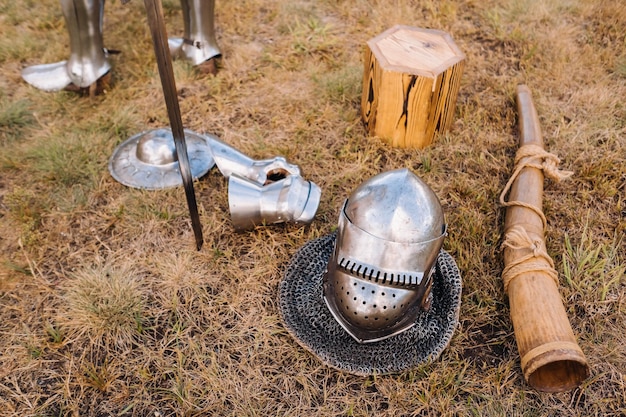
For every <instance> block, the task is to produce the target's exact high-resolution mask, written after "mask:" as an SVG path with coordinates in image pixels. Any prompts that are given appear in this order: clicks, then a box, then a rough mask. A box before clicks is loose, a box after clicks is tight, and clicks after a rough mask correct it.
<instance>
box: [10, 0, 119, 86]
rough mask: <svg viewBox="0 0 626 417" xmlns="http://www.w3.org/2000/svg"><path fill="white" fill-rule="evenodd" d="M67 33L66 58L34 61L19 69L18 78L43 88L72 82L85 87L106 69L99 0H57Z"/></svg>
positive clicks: (104, 72) (102, 8)
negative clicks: (54, 61)
mask: <svg viewBox="0 0 626 417" xmlns="http://www.w3.org/2000/svg"><path fill="white" fill-rule="evenodd" d="M61 7H62V10H63V16H64V17H65V22H66V24H67V29H68V32H69V37H70V57H69V59H68V60H67V61H60V62H56V63H53V64H42V65H34V66H31V67H27V68H24V69H23V70H22V78H24V80H25V81H26V82H28V83H29V84H31V85H33V86H34V87H37V88H39V89H41V90H45V91H58V90H62V89H64V88H66V87H68V86H69V85H70V84H74V85H75V86H77V87H80V88H86V87H89V86H91V85H92V84H93V83H95V82H96V81H97V80H98V79H99V78H100V77H102V76H103V75H105V74H106V73H107V72H109V71H110V69H111V65H110V63H109V60H108V57H107V53H106V51H105V49H104V45H103V41H102V17H103V12H104V1H103V0H61Z"/></svg>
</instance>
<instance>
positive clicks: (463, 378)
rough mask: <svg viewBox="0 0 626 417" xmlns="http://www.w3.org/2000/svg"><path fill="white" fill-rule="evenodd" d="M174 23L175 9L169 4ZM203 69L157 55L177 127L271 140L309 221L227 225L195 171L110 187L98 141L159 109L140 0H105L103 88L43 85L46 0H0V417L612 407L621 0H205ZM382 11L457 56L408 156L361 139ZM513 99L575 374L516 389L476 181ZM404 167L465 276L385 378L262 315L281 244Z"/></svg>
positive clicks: (504, 163)
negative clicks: (574, 382) (541, 140)
mask: <svg viewBox="0 0 626 417" xmlns="http://www.w3.org/2000/svg"><path fill="white" fill-rule="evenodd" d="M164 5H165V10H166V20H167V22H168V23H167V24H168V29H169V32H170V34H172V35H180V34H181V32H182V18H181V12H180V6H179V4H178V2H177V1H176V0H166V1H165V3H164ZM216 20H217V28H218V42H219V44H220V47H221V48H222V51H223V54H224V57H223V60H222V63H221V68H220V71H219V73H218V75H217V76H215V77H212V76H203V75H201V74H198V73H196V71H195V70H194V68H192V67H190V66H188V65H187V64H185V63H184V62H176V63H175V72H176V77H177V86H178V88H179V90H180V104H181V110H182V114H183V119H184V123H185V127H187V128H189V129H192V130H195V131H198V132H208V133H213V134H216V135H218V136H219V137H220V138H221V139H222V140H223V141H225V142H227V143H229V144H231V145H233V146H235V147H236V148H238V149H240V150H242V151H243V152H245V153H247V154H248V155H250V156H252V157H254V158H267V157H272V156H275V155H283V156H285V157H287V158H288V159H289V160H290V161H292V162H294V163H296V164H298V165H300V166H301V167H302V168H303V170H304V172H305V176H306V177H307V179H310V180H312V181H314V182H315V183H317V184H318V185H319V186H320V187H321V188H322V201H321V204H320V207H319V211H318V214H317V217H316V219H315V221H314V222H313V224H312V225H311V226H310V227H304V228H298V227H293V226H275V227H261V228H258V229H257V230H254V231H250V232H246V233H240V234H236V233H234V232H233V230H232V227H231V224H230V219H229V213H228V201H227V185H226V184H225V181H224V179H223V177H222V176H221V175H220V174H219V172H217V170H215V169H214V170H211V171H210V172H209V174H207V175H206V176H205V177H203V178H202V179H201V180H200V181H199V182H197V183H196V194H197V198H198V202H199V206H200V212H201V221H202V224H203V227H204V234H205V238H206V242H205V245H204V247H203V249H202V250H201V251H200V252H197V251H196V250H195V247H194V246H195V245H194V239H193V233H192V231H191V228H190V224H189V218H188V213H187V208H186V206H185V204H184V197H183V194H184V193H183V190H182V188H181V189H175V190H166V191H157V192H146V191H139V190H135V189H129V188H126V187H124V186H122V185H121V184H119V183H117V182H116V181H114V180H113V179H112V178H111V176H110V175H109V173H108V171H107V162H108V158H109V156H110V155H111V153H112V151H113V149H114V148H115V147H116V146H117V145H118V144H119V143H121V142H122V141H123V140H125V139H126V138H128V137H129V136H131V135H133V134H135V133H137V132H139V131H141V130H144V129H148V128H154V127H162V126H165V125H167V123H168V121H167V116H166V112H165V106H164V102H163V97H162V93H161V89H160V82H159V79H158V73H157V70H156V63H155V58H154V54H153V51H152V46H151V39H150V35H149V32H148V29H147V24H146V21H145V12H144V9H143V3H142V2H140V1H132V2H130V3H129V4H127V5H125V6H122V5H121V4H120V2H117V1H114V2H109V3H107V5H106V10H105V21H104V25H105V46H106V47H108V48H110V49H118V50H120V51H122V53H121V54H119V55H116V56H115V57H114V58H113V64H114V84H113V87H112V88H111V89H110V90H109V91H108V92H107V93H106V94H105V95H102V96H98V97H96V98H93V99H90V98H88V97H79V96H77V95H75V94H73V93H69V92H59V93H44V92H41V91H38V90H35V89H34V88H32V87H30V86H29V85H27V84H26V83H25V82H23V81H22V80H21V78H20V70H21V69H22V68H23V67H25V66H27V65H32V64H37V63H45V62H54V61H58V60H61V59H65V58H66V57H67V55H68V51H69V46H68V39H67V32H66V28H65V23H64V20H63V16H62V14H61V9H60V6H59V2H58V1H57V0H44V1H38V2H34V1H32V0H28V1H25V2H12V1H8V0H0V147H1V149H2V150H1V151H0V173H1V174H0V415H3V416H78V415H80V416H195V415H198V416H200V415H232V416H270V415H271V416H366V415H376V416H422V415H433V416H439V415H443V416H447V415H475V416H505V415H506V416H570V415H571V416H624V415H626V411H625V410H626V335H625V332H624V329H625V324H626V278H625V277H624V271H625V268H626V250H625V246H626V244H625V239H626V238H625V236H624V235H625V230H626V197H625V192H626V190H625V188H626V159H625V158H626V102H625V100H624V98H625V97H626V39H625V34H626V8H625V7H624V4H623V2H622V1H621V0H521V1H520V0H498V1H496V0H486V1H476V0H442V1H434V0H422V1H410V0H385V1H381V0H369V1H366V0H341V1H331V0H317V1H314V0H296V1H281V0H243V1H219V0H218V2H217V6H216ZM394 24H407V25H412V26H419V27H430V28H437V29H441V30H444V31H447V32H449V33H450V34H451V35H452V36H453V38H454V39H455V41H456V43H457V44H458V45H459V47H460V48H461V49H462V50H463V51H464V52H465V53H466V54H467V58H468V59H467V67H466V70H465V73H464V75H463V79H462V86H461V91H460V96H459V99H458V106H457V110H456V116H455V121H454V124H453V127H452V130H451V131H450V132H449V133H448V134H446V135H445V136H442V137H439V138H437V141H436V143H435V144H434V145H433V146H431V147H429V148H427V149H425V150H421V151H419V150H400V149H392V148H390V147H388V146H387V145H385V144H384V143H383V142H381V141H379V140H377V139H376V138H368V137H367V136H366V135H365V131H364V128H363V126H362V124H361V122H360V119H359V108H360V90H361V79H362V66H361V65H362V51H363V47H364V45H365V42H366V41H367V40H368V39H370V38H372V37H374V36H375V35H377V34H379V33H381V32H382V31H384V30H386V29H388V28H389V27H391V26H392V25H394ZM520 82H523V83H526V84H527V85H528V86H529V87H530V88H531V89H532V91H533V95H534V100H535V105H536V107H537V109H538V112H539V115H540V119H541V123H542V129H543V132H544V136H545V142H546V146H547V149H548V150H549V151H551V152H553V153H555V154H557V155H558V156H559V157H561V159H562V164H561V167H562V168H563V169H567V170H572V171H574V172H575V175H574V176H573V177H572V178H570V179H569V180H567V181H565V182H562V183H559V184H554V183H550V182H546V189H545V198H544V211H545V213H546V215H547V218H548V222H549V228H548V231H547V245H548V251H549V253H550V255H551V256H552V257H553V258H554V259H555V262H556V268H557V270H558V271H559V273H560V276H561V286H560V291H561V294H562V296H563V300H564V303H565V306H566V309H567V313H568V315H569V318H570V321H571V323H572V327H573V329H574V332H575V333H576V335H577V337H578V341H579V344H580V346H581V348H582V350H583V351H584V352H585V354H586V355H587V357H588V359H589V362H590V367H591V376H590V378H589V379H588V380H586V381H585V382H584V383H583V384H582V385H581V386H580V387H579V388H578V389H575V390H573V391H571V392H567V393H562V394H544V393H539V392H536V391H535V390H533V389H532V388H531V387H529V386H528V385H527V384H526V383H525V382H524V380H523V377H522V374H521V370H520V362H519V355H518V352H517V348H516V345H515V339H514V336H513V330H512V325H511V322H510V319H509V309H508V301H507V299H506V296H505V294H504V292H503V289H502V283H501V272H502V268H503V265H502V253H501V247H500V244H501V241H502V224H503V215H504V211H503V209H502V208H501V207H499V205H498V203H497V201H498V195H499V193H500V191H501V190H502V188H503V186H504V184H505V183H506V180H507V179H508V177H509V175H510V173H511V171H512V163H513V155H514V153H515V151H516V149H517V135H518V133H517V132H518V131H517V124H516V110H515V106H514V97H513V94H514V91H515V86H516V85H517V84H518V83H520ZM400 167H408V168H410V169H412V170H413V171H414V172H415V173H416V174H418V175H419V176H421V177H422V178H423V179H424V180H425V181H426V182H428V183H429V184H430V185H431V186H432V187H433V189H434V190H435V191H436V193H437V194H438V195H439V196H440V198H441V201H442V203H443V206H444V209H445V212H446V215H447V220H448V223H449V229H450V234H449V237H448V238H447V240H446V241H445V244H444V247H445V249H447V250H448V251H449V252H450V253H451V254H452V255H453V256H454V258H455V259H456V261H457V263H458V266H459V268H460V270H461V273H462V276H463V299H462V307H461V315H460V323H459V326H458V329H457V331H456V333H455V335H454V337H453V339H452V341H451V344H450V346H449V348H448V349H447V350H445V351H444V353H443V354H442V355H441V357H440V358H439V359H438V360H437V361H435V362H434V363H432V364H427V365H424V366H422V367H420V368H418V369H414V370H410V371H407V372H405V373H403V374H400V375H390V376H376V377H370V378H363V377H356V376H352V375H348V374H344V373H342V372H339V371H336V370H334V369H330V368H328V367H327V366H325V365H323V364H322V363H320V361H319V360H318V359H317V358H315V357H313V356H312V355H311V354H309V353H308V352H307V351H305V350H303V349H302V348H301V347H300V346H299V345H298V344H297V343H296V342H295V341H294V340H293V339H292V338H291V337H290V336H289V335H288V333H287V332H286V330H285V329H284V328H283V326H282V324H281V322H280V318H279V311H278V306H277V287H278V284H279V282H280V280H281V278H282V276H283V271H284V268H285V266H286V265H287V263H288V262H289V260H290V259H291V257H292V255H293V253H294V252H295V251H296V250H297V249H298V248H299V247H300V246H302V245H303V244H304V243H305V242H307V241H309V240H311V239H313V238H316V237H319V236H323V235H325V234H327V233H329V232H330V231H331V230H333V228H334V227H335V225H336V222H337V218H338V217H337V213H338V210H339V208H340V206H341V204H342V202H343V200H344V199H345V198H346V197H347V195H348V194H349V193H350V192H351V191H352V190H353V189H354V188H355V187H356V186H357V185H358V184H360V183H361V181H362V180H363V179H365V178H368V177H370V176H372V175H374V174H377V173H379V172H382V171H386V170H389V169H394V168H400Z"/></svg>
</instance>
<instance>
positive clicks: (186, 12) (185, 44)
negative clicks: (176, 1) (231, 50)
mask: <svg viewBox="0 0 626 417" xmlns="http://www.w3.org/2000/svg"><path fill="white" fill-rule="evenodd" d="M180 3H181V6H182V12H183V24H184V28H185V30H184V35H183V36H184V37H183V38H170V39H169V47H170V51H171V53H172V57H174V58H176V57H180V58H184V59H186V60H188V61H189V62H190V63H191V64H192V65H199V64H201V63H203V62H205V61H207V60H209V59H211V58H214V57H217V56H220V55H221V52H220V49H219V47H218V46H217V41H216V39H215V24H214V10H215V0H181V2H180Z"/></svg>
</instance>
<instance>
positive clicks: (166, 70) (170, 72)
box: [144, 0, 204, 250]
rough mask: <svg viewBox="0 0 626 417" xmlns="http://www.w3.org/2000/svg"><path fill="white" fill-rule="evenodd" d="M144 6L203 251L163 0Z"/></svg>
mask: <svg viewBox="0 0 626 417" xmlns="http://www.w3.org/2000/svg"><path fill="white" fill-rule="evenodd" d="M144 3H145V6H146V12H147V14H148V25H149V26H150V33H151V34H152V42H153V44H154V53H155V54H156V59H157V65H158V67H159V76H160V78H161V85H162V87H163V96H164V97H165V105H166V106H167V115H168V117H169V119H170V126H171V128H172V135H173V136H174V144H175V145H176V155H177V157H178V166H179V169H180V174H181V176H182V177H183V186H184V188H185V196H186V197H187V206H189V214H190V215H191V226H192V228H193V233H194V236H195V238H196V247H197V249H198V250H200V248H202V243H203V242H204V241H203V238H202V225H201V224H200V215H199V214H198V206H197V204H196V194H195V193H194V190H193V176H192V174H191V168H190V166H189V157H188V155H187V145H186V143H185V131H184V129H183V121H182V118H181V116H180V107H179V105H178V97H177V94H176V82H175V80H174V69H173V67H172V57H171V55H170V50H169V46H168V43H167V32H166V30H165V22H164V21H163V6H162V4H161V1H160V0H144Z"/></svg>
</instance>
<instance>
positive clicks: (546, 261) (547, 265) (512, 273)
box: [500, 145, 573, 293]
mask: <svg viewBox="0 0 626 417" xmlns="http://www.w3.org/2000/svg"><path fill="white" fill-rule="evenodd" d="M559 162H560V159H559V158H558V157H557V156H556V155H554V154H551V153H549V152H546V151H545V150H544V149H543V148H542V147H541V146H537V145H523V146H521V147H520V148H519V150H518V151H517V153H516V154H515V170H514V171H513V174H512V175H511V178H510V179H509V181H508V182H507V183H506V185H505V186H504V190H503V191H502V193H501V194H500V204H501V205H502V206H504V207H510V206H520V207H526V208H528V209H530V210H532V211H533V212H535V213H536V214H537V215H538V216H539V218H540V219H541V223H542V224H543V232H544V233H545V231H546V229H547V221H546V216H545V215H544V214H543V211H542V210H541V208H539V207H536V206H534V205H532V204H528V203H524V202H522V201H506V200H505V196H506V195H507V194H508V192H509V191H510V189H511V186H512V185H513V183H514V182H515V180H516V179H517V176H518V175H519V173H520V172H521V171H522V169H524V168H536V169H540V170H542V171H543V174H544V176H546V177H548V178H550V179H553V180H555V181H557V182H559V181H561V180H564V179H566V178H569V177H570V176H572V174H573V172H571V171H561V170H559V169H558V164H559ZM502 246H503V247H505V248H509V249H513V250H520V249H526V250H529V251H530V253H528V254H527V255H524V256H522V257H520V258H519V259H517V260H515V261H514V262H512V263H511V264H509V265H507V266H506V267H505V268H504V270H503V271H502V281H503V283H504V291H505V292H506V293H508V290H509V285H510V283H511V281H512V280H513V279H514V278H516V277H518V276H520V275H522V274H525V273H528V272H542V273H545V274H546V275H548V276H549V277H550V278H552V280H553V281H554V283H555V284H556V286H557V287H558V285H559V276H558V273H557V272H556V270H555V269H554V261H553V260H552V258H551V257H550V255H548V253H547V252H546V250H545V249H544V245H543V242H542V240H541V239H539V238H537V239H534V240H533V239H532V238H531V237H530V236H529V235H528V233H527V232H526V229H524V228H523V227H521V226H519V225H517V226H514V227H512V228H511V229H509V230H508V231H507V232H506V235H505V237H504V242H503V243H502Z"/></svg>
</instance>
